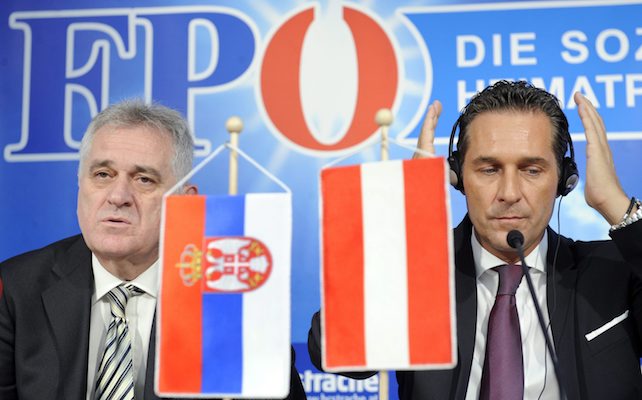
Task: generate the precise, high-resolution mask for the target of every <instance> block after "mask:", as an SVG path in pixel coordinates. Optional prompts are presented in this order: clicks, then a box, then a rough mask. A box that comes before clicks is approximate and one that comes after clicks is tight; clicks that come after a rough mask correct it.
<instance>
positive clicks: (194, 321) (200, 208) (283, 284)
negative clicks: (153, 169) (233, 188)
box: [156, 193, 292, 398]
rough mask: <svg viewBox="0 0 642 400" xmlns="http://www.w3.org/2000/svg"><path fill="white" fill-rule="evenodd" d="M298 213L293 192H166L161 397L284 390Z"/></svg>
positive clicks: (274, 394)
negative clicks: (294, 209)
mask: <svg viewBox="0 0 642 400" xmlns="http://www.w3.org/2000/svg"><path fill="white" fill-rule="evenodd" d="M291 219H292V217H291V197H290V194H289V193H269V194H247V195H244V196H169V197H168V198H167V199H166V203H165V214H164V224H163V225H164V229H163V232H162V244H161V245H162V275H161V276H162V281H161V291H160V299H159V311H158V318H157V324H158V325H157V327H158V342H157V360H156V361H157V368H156V391H157V393H158V394H159V395H161V396H175V397H240V398H247V397H253V398H256V397H261V398H283V397H285V396H287V394H288V390H289V381H290V250H291Z"/></svg>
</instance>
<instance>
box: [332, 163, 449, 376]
mask: <svg viewBox="0 0 642 400" xmlns="http://www.w3.org/2000/svg"><path fill="white" fill-rule="evenodd" d="M447 172H448V169H447V168H446V163H445V161H444V159H443V158H429V159H428V158H427V159H420V160H410V161H386V162H377V163H366V164H362V165H359V166H350V167H336V168H329V169H325V170H323V171H322V172H321V196H322V205H321V213H322V230H323V232H322V235H321V241H322V255H321V257H322V267H321V281H322V290H321V291H322V294H321V296H322V314H321V315H322V324H321V328H322V340H323V346H322V347H323V355H322V356H323V366H324V368H325V369H327V370H328V371H354V370H381V369H396V370H400V369H441V368H450V367H453V366H454V365H455V363H456V353H455V350H456V342H455V340H456V335H455V311H454V310H455V309H454V286H453V285H454V278H453V271H454V269H453V255H452V240H451V238H452V232H451V224H450V207H449V203H450V202H449V195H448V186H447V184H446V174H447Z"/></svg>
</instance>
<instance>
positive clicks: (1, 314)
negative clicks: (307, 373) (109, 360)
mask: <svg viewBox="0 0 642 400" xmlns="http://www.w3.org/2000/svg"><path fill="white" fill-rule="evenodd" d="M93 287H94V277H93V273H92V269H91V252H90V251H89V249H88V248H87V245H86V244H85V242H84V240H83V239H82V237H81V236H74V237H71V238H67V239H64V240H62V241H59V242H56V243H54V244H52V245H49V246H47V247H45V248H43V249H40V250H36V251H32V252H29V253H25V254H23V255H20V256H17V257H14V258H12V259H10V260H8V261H5V262H3V263H2V264H0V399H2V400H14V399H15V400H17V399H20V400H42V399H47V400H50V399H60V400H75V399H78V400H81V399H85V398H86V395H87V394H86V393H87V355H88V348H89V321H90V312H91V296H92V293H93ZM149 346H150V347H149V352H148V354H149V355H148V360H147V372H146V381H145V399H146V400H149V399H152V400H157V399H158V397H157V396H156V395H155V394H154V390H153V382H154V356H155V334H154V328H152V335H151V342H150V345H149ZM288 399H305V392H304V390H303V385H302V384H301V380H300V378H299V374H298V373H297V372H296V369H295V368H294V351H293V352H292V376H291V384H290V396H289V397H288Z"/></svg>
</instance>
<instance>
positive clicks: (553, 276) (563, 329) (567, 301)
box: [546, 228, 580, 399]
mask: <svg viewBox="0 0 642 400" xmlns="http://www.w3.org/2000/svg"><path fill="white" fill-rule="evenodd" d="M558 237H559V236H558V235H557V234H556V233H555V232H553V230H552V229H550V228H549V229H548V255H547V274H546V278H547V286H546V299H547V306H548V315H549V317H550V320H551V328H552V331H553V342H554V344H555V351H556V353H557V357H558V359H559V363H560V371H561V374H562V384H563V386H564V390H565V391H566V395H567V397H568V398H570V399H576V398H580V391H579V379H578V371H577V365H576V362H577V361H576V360H577V355H576V352H575V338H576V337H577V332H576V329H575V286H576V281H577V267H576V266H575V263H574V260H573V254H572V252H571V249H570V247H569V241H568V239H566V238H563V237H562V238H561V243H560V248H559V251H558V252H557V260H556V261H555V266H553V261H554V258H555V253H556V252H555V248H556V247H557V239H558Z"/></svg>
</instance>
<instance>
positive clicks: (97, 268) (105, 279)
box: [87, 254, 159, 400]
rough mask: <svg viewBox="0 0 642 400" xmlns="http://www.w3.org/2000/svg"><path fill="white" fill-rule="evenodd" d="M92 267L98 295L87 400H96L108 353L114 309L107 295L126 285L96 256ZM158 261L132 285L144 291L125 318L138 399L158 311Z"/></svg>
mask: <svg viewBox="0 0 642 400" xmlns="http://www.w3.org/2000/svg"><path fill="white" fill-rule="evenodd" d="M91 266H92V269H93V271H94V294H93V295H92V297H91V321H90V327H89V363H88V364H87V400H91V399H93V396H94V386H95V384H96V382H95V379H96V372H97V371H98V364H99V363H100V359H101V358H102V355H103V352H104V351H105V336H106V335H107V328H108V327H109V323H110V322H111V318H112V317H111V308H110V305H109V300H108V298H107V296H106V295H107V293H108V292H109V291H110V290H112V289H113V288H115V287H116V286H118V285H120V284H121V283H123V281H122V280H120V279H119V278H117V277H115V276H113V275H112V274H110V273H109V272H108V271H107V270H106V269H105V268H104V267H103V266H102V265H100V262H99V261H98V259H97V258H96V256H95V255H93V254H92V257H91ZM158 268H159V267H158V261H156V262H155V263H154V264H152V266H151V267H149V268H148V269H147V270H146V271H145V272H143V273H142V274H140V275H139V276H138V277H137V278H136V279H134V280H133V281H130V282H129V283H131V284H133V285H134V286H136V287H137V288H139V289H141V290H144V291H145V293H143V294H142V295H140V296H133V297H131V298H130V299H129V301H127V307H126V308H125V315H126V318H127V323H128V326H129V334H130V337H131V339H132V356H133V367H134V395H135V398H136V399H142V398H143V393H144V390H145V371H146V367H147V351H148V347H149V338H150V334H151V329H152V322H153V320H154V312H155V310H156V296H157V294H158Z"/></svg>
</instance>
